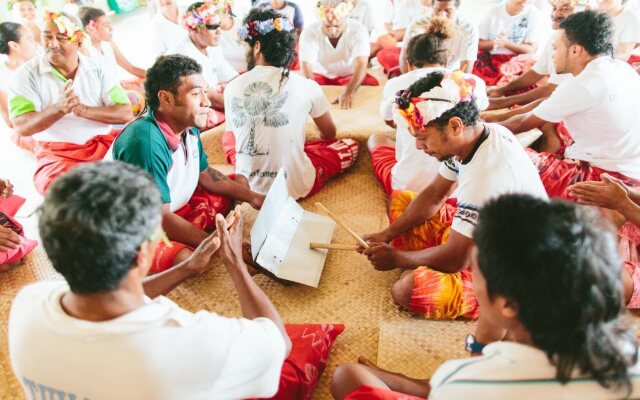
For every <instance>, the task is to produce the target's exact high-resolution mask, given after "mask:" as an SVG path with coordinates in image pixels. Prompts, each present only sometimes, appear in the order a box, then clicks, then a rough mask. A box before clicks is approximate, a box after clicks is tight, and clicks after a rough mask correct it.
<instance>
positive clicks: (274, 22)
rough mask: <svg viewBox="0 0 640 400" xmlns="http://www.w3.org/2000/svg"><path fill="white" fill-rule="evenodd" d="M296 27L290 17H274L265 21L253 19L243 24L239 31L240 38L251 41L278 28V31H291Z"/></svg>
mask: <svg viewBox="0 0 640 400" xmlns="http://www.w3.org/2000/svg"><path fill="white" fill-rule="evenodd" d="M293 29H294V27H293V24H292V23H291V21H289V19H288V18H273V19H268V20H265V21H251V22H249V23H247V24H244V25H242V27H241V28H240V30H239V31H238V35H239V36H240V39H242V40H245V41H249V40H251V39H253V38H255V37H257V36H263V35H266V34H267V33H269V32H271V31H273V30H276V31H278V32H280V31H285V32H291V31H292V30H293Z"/></svg>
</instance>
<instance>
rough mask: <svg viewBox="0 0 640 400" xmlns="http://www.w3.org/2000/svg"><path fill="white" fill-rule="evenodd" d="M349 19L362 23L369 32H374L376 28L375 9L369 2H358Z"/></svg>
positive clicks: (363, 0) (362, 0) (360, 0)
mask: <svg viewBox="0 0 640 400" xmlns="http://www.w3.org/2000/svg"><path fill="white" fill-rule="evenodd" d="M349 18H351V19H353V20H355V21H358V22H360V23H361V24H362V25H364V27H365V28H367V31H368V32H371V31H373V30H374V29H375V27H376V20H375V17H374V15H373V7H372V6H371V4H370V3H369V1H367V0H358V2H357V3H356V6H355V7H353V10H351V13H350V14H349Z"/></svg>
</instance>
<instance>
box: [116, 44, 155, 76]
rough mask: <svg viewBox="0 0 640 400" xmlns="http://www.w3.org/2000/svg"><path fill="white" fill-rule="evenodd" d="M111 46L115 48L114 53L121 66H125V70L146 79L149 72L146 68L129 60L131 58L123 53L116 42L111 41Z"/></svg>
mask: <svg viewBox="0 0 640 400" xmlns="http://www.w3.org/2000/svg"><path fill="white" fill-rule="evenodd" d="M111 47H112V48H113V53H114V54H115V56H116V62H117V63H118V65H119V66H121V67H122V68H124V69H125V71H127V72H128V73H130V74H131V75H133V76H135V77H138V78H140V79H144V78H145V77H146V76H147V72H146V71H145V70H144V69H142V68H139V67H136V66H135V65H133V64H131V62H129V60H128V59H127V58H126V57H125V56H124V54H122V52H121V51H120V49H119V48H118V46H116V44H115V43H114V42H111Z"/></svg>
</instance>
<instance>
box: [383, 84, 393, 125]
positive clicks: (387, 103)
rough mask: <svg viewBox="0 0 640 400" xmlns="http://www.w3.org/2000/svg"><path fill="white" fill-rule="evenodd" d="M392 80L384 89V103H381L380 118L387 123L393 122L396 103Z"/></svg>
mask: <svg viewBox="0 0 640 400" xmlns="http://www.w3.org/2000/svg"><path fill="white" fill-rule="evenodd" d="M394 79H395V78H392V79H390V80H388V81H387V83H385V85H384V89H382V101H381V102H380V116H381V117H382V119H384V120H385V121H393V103H394V101H395V96H396V94H395V93H392V90H393V86H394V85H393V82H392V81H393V80H394Z"/></svg>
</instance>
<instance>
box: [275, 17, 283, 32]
mask: <svg viewBox="0 0 640 400" xmlns="http://www.w3.org/2000/svg"><path fill="white" fill-rule="evenodd" d="M273 26H274V27H275V28H276V30H277V31H278V32H280V31H281V30H282V19H280V18H276V19H274V20H273Z"/></svg>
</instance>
